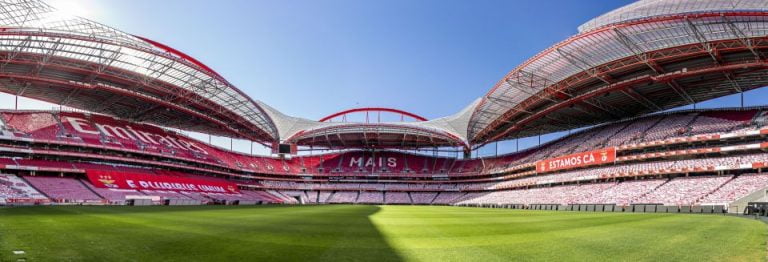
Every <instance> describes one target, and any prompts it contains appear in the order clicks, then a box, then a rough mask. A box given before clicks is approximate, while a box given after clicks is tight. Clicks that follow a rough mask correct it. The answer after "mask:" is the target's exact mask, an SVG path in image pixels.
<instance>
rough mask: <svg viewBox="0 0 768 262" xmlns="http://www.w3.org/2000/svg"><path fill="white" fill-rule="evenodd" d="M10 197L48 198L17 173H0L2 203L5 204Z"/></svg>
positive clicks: (0, 198)
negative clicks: (16, 174)
mask: <svg viewBox="0 0 768 262" xmlns="http://www.w3.org/2000/svg"><path fill="white" fill-rule="evenodd" d="M8 199H32V200H40V199H48V198H47V197H45V195H43V194H41V193H40V192H38V191H37V190H36V189H35V188H33V187H31V186H30V185H29V184H27V182H26V181H24V180H22V179H21V178H19V177H17V176H15V175H9V174H0V204H5V203H6V202H7V200H8Z"/></svg>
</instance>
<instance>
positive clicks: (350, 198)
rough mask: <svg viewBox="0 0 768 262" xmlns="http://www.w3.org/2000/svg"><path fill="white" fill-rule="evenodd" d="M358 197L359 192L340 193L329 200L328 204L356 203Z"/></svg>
mask: <svg viewBox="0 0 768 262" xmlns="http://www.w3.org/2000/svg"><path fill="white" fill-rule="evenodd" d="M357 196H358V192H357V191H338V192H335V193H334V194H333V195H331V197H330V198H328V203H355V202H356V200H357Z"/></svg>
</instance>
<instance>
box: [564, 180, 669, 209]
mask: <svg viewBox="0 0 768 262" xmlns="http://www.w3.org/2000/svg"><path fill="white" fill-rule="evenodd" d="M665 182H667V180H666V179H651V180H635V181H625V182H622V183H618V184H617V185H616V186H613V187H610V188H608V189H606V190H603V191H601V192H597V193H595V194H593V195H591V196H589V197H586V198H583V199H580V200H577V201H576V202H575V203H576V204H616V205H620V206H626V205H629V204H630V203H632V202H633V200H635V199H637V198H639V197H641V196H643V195H645V194H648V193H649V192H651V191H653V190H654V189H656V188H657V187H659V186H661V185H662V184H664V183H665Z"/></svg>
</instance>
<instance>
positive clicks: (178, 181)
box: [86, 170, 240, 193]
mask: <svg viewBox="0 0 768 262" xmlns="http://www.w3.org/2000/svg"><path fill="white" fill-rule="evenodd" d="M86 175H87V176H88V179H89V180H91V183H92V184H93V185H94V186H96V187H100V188H114V189H138V190H168V191H194V192H211V193H239V192H240V190H239V189H238V188H237V185H236V184H235V183H230V182H225V181H210V180H205V179H195V178H188V177H177V176H162V175H152V174H141V173H127V172H116V171H105V170H87V171H86Z"/></svg>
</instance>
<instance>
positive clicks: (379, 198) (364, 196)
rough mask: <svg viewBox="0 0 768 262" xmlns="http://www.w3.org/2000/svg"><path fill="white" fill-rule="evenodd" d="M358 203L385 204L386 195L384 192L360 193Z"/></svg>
mask: <svg viewBox="0 0 768 262" xmlns="http://www.w3.org/2000/svg"><path fill="white" fill-rule="evenodd" d="M337 194H338V192H337ZM357 203H363V204H378V203H384V193H383V192H360V197H358V198H357Z"/></svg>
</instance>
